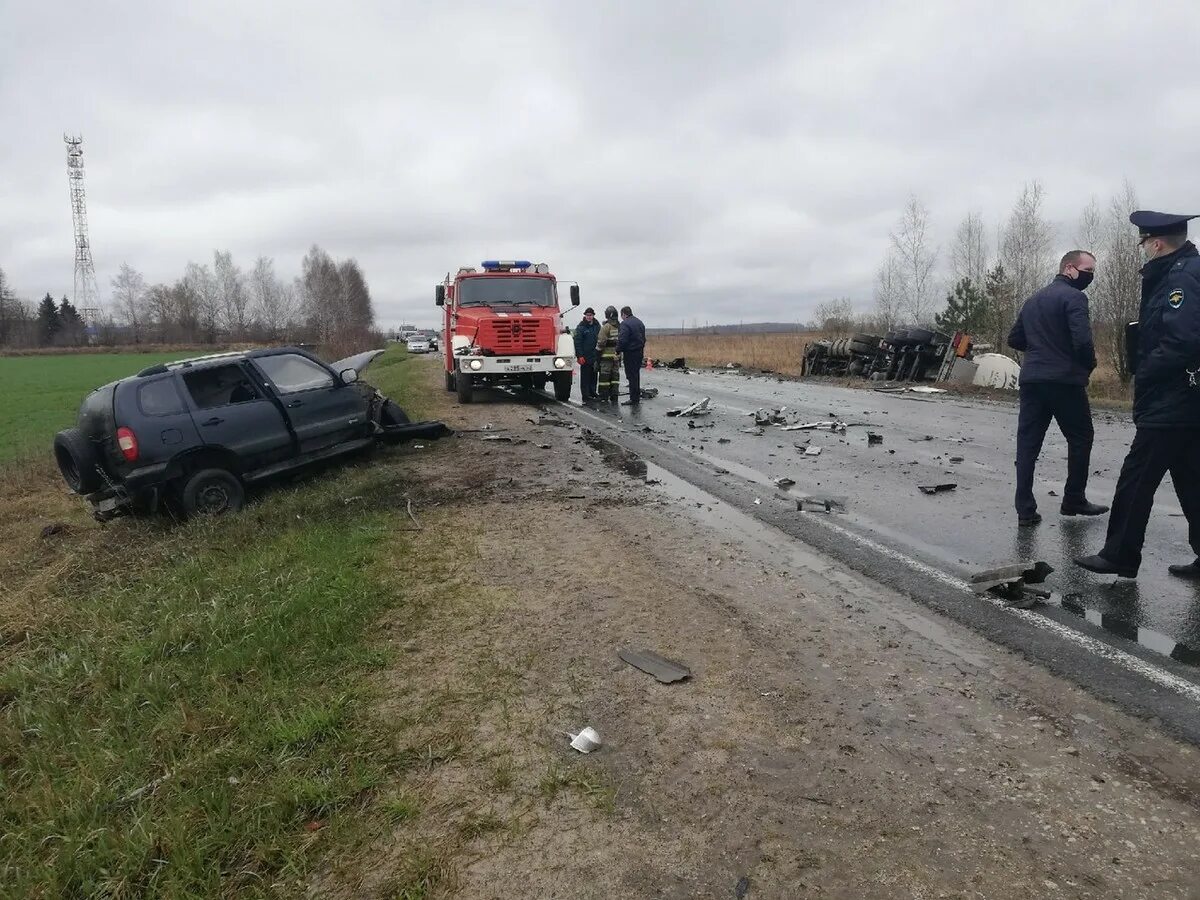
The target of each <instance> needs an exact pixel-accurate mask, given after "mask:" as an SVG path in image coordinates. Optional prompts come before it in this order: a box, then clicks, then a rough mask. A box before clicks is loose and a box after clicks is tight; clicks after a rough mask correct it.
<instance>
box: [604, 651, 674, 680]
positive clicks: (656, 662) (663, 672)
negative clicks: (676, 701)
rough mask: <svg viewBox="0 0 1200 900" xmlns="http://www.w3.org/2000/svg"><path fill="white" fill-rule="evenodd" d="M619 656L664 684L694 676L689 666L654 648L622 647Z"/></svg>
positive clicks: (618, 652)
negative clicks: (673, 660) (672, 659)
mask: <svg viewBox="0 0 1200 900" xmlns="http://www.w3.org/2000/svg"><path fill="white" fill-rule="evenodd" d="M617 656H619V657H620V658H621V659H622V660H623V661H624V662H627V663H629V665H631V666H633V667H634V668H635V669H641V670H642V671H643V672H645V673H646V674H647V675H653V676H654V677H655V678H657V679H658V680H659V681H661V682H662V683H663V684H671V683H673V682H676V681H683V680H684V679H685V678H691V677H692V670H691V669H689V668H688V667H687V666H683V665H680V664H679V663H677V662H672V661H671V660H669V659H667V658H665V657H662V656H659V655H658V654H657V653H655V652H654V651H652V650H631V649H629V648H628V647H622V648H621V649H620V650H618V651H617Z"/></svg>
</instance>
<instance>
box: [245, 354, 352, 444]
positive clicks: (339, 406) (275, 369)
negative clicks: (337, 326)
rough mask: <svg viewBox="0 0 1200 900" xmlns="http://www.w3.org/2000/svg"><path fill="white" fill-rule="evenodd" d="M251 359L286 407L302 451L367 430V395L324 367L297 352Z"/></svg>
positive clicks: (337, 441) (340, 440)
mask: <svg viewBox="0 0 1200 900" xmlns="http://www.w3.org/2000/svg"><path fill="white" fill-rule="evenodd" d="M253 362H254V365H255V366H257V367H258V368H259V369H260V370H262V372H263V373H264V374H265V375H266V376H267V378H269V379H270V381H271V383H272V384H273V385H274V386H275V390H276V391H277V392H278V393H279V397H280V399H281V400H282V401H283V404H284V406H286V407H287V414H288V418H289V419H291V422H292V429H293V430H294V431H295V432H296V437H297V439H298V440H299V441H300V452H301V453H308V452H310V451H313V450H321V449H324V448H325V447H330V446H332V445H334V444H339V443H341V442H342V441H346V440H350V439H351V438H356V437H364V436H366V435H367V434H369V433H370V432H369V427H368V422H367V399H366V397H364V396H363V394H362V392H361V391H358V390H355V389H354V387H353V386H352V385H346V384H342V383H341V382H340V381H338V380H337V379H335V378H334V376H333V373H332V372H331V371H330V370H329V369H327V368H326V367H325V366H323V365H321V364H320V363H318V362H316V361H315V360H311V359H309V358H308V357H307V356H301V355H300V354H298V353H277V354H272V355H271V356H257V357H255V358H254V361H253Z"/></svg>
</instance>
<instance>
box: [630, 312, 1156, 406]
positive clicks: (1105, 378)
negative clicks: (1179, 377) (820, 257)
mask: <svg viewBox="0 0 1200 900" xmlns="http://www.w3.org/2000/svg"><path fill="white" fill-rule="evenodd" d="M826 336H827V335H825V334H823V333H820V332H812V331H807V332H788V333H780V334H666V335H651V336H650V337H649V338H647V340H646V355H647V356H650V357H653V358H655V359H673V358H674V357H677V356H682V357H684V358H685V359H686V360H687V361H688V365H691V366H725V365H727V364H729V363H731V362H734V363H738V364H740V365H741V366H743V367H744V368H747V369H763V370H766V371H769V372H778V373H779V374H781V375H792V376H796V375H799V374H800V359H801V357H802V356H803V354H804V345H805V344H807V343H809V342H810V341H816V340H820V339H821V338H823V337H826ZM845 382H846V383H847V384H851V385H855V386H859V385H865V384H866V382H864V381H862V380H861V379H845ZM954 389H957V388H954ZM980 391H983V392H985V393H987V392H989V391H990V393H994V394H997V395H998V396H1012V395H1011V394H1009V393H1008V392H1004V391H1000V392H997V391H991V390H990V389H975V388H969V389H968V391H967V392H969V393H978V392H980ZM1088 394H1089V395H1090V396H1091V398H1092V399H1093V400H1095V401H1098V402H1100V403H1102V404H1105V405H1111V406H1117V407H1124V406H1128V405H1129V403H1130V401H1131V399H1132V396H1133V393H1132V388H1131V386H1129V385H1124V384H1121V381H1120V379H1118V378H1117V374H1116V372H1115V371H1114V370H1113V368H1112V366H1110V365H1109V364H1108V363H1107V362H1103V361H1102V362H1101V363H1100V366H1099V367H1098V368H1097V369H1096V371H1095V372H1093V373H1092V380H1091V383H1090V384H1089V386H1088Z"/></svg>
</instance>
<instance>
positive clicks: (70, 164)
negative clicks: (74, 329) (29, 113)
mask: <svg viewBox="0 0 1200 900" xmlns="http://www.w3.org/2000/svg"><path fill="white" fill-rule="evenodd" d="M63 141H64V142H65V143H66V145H67V182H68V184H69V185H70V187H71V220H72V222H73V223H74V225H75V296H74V297H72V300H73V301H74V304H75V308H76V309H77V310H79V313H80V315H81V316H83V317H84V320H85V322H86V321H87V319H89V318H94V317H95V316H96V314H97V312H98V308H99V306H100V289H99V288H98V287H97V286H96V268H95V266H93V265H92V245H91V243H90V242H89V241H88V223H87V192H86V190H85V189H84V186H83V137H82V136H81V135H75V136H71V135H68V134H64V135H63ZM88 324H91V323H88Z"/></svg>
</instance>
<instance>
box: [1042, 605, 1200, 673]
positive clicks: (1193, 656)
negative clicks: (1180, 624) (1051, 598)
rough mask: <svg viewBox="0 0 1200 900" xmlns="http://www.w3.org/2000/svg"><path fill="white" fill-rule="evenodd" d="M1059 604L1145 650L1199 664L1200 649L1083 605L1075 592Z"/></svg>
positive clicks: (1190, 664)
mask: <svg viewBox="0 0 1200 900" xmlns="http://www.w3.org/2000/svg"><path fill="white" fill-rule="evenodd" d="M1060 605H1061V606H1062V608H1063V609H1065V610H1066V611H1067V612H1069V613H1071V614H1072V615H1075V616H1078V617H1079V618H1081V619H1084V620H1086V621H1088V622H1091V623H1092V624H1093V625H1095V626H1097V627H1099V628H1102V629H1104V630H1105V631H1107V632H1109V633H1110V634H1115V635H1118V636H1119V637H1123V638H1125V639H1126V640H1128V641H1133V642H1134V643H1136V644H1139V645H1140V646H1142V647H1145V648H1146V649H1147V650H1152V651H1154V652H1155V653H1159V654H1161V655H1163V656H1166V657H1168V658H1169V659H1173V660H1175V661H1176V662H1181V663H1185V664H1186V665H1189V666H1200V650H1197V649H1196V648H1195V647H1189V646H1188V645H1187V644H1183V643H1180V642H1179V641H1176V640H1175V639H1174V638H1171V637H1168V636H1167V635H1165V634H1163V633H1162V632H1159V631H1154V630H1153V629H1151V628H1144V627H1142V626H1141V625H1138V624H1137V623H1135V622H1130V621H1129V620H1128V619H1125V618H1122V617H1121V616H1116V615H1113V614H1112V613H1103V612H1100V610H1098V609H1090V608H1089V607H1087V606H1084V604H1083V600H1082V598H1081V597H1080V596H1079V595H1078V594H1066V595H1064V596H1063V597H1062V600H1061V602H1060Z"/></svg>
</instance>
